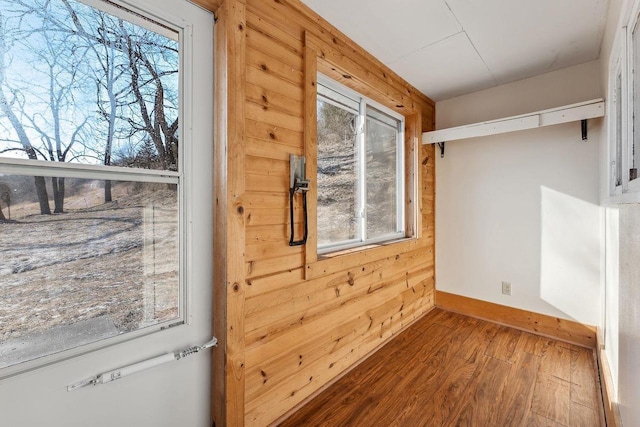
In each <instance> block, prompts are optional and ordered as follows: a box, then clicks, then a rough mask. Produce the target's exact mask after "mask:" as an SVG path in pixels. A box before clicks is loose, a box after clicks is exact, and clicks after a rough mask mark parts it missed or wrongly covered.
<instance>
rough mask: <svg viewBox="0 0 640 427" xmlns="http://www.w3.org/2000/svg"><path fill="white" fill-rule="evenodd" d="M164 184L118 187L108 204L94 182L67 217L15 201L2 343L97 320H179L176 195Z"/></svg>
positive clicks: (133, 325) (4, 235)
mask: <svg viewBox="0 0 640 427" xmlns="http://www.w3.org/2000/svg"><path fill="white" fill-rule="evenodd" d="M152 185H155V186H156V188H153V191H149V190H150V187H149V186H152ZM137 186H138V187H140V184H137ZM159 186H160V185H159V184H145V187H144V189H145V190H146V191H145V190H141V189H140V188H137V189H136V188H135V187H136V184H131V183H127V184H120V185H116V186H115V187H114V195H113V196H114V197H113V199H114V201H113V202H110V203H107V204H104V203H102V197H103V192H104V190H103V189H102V188H101V187H100V186H98V185H96V183H95V182H92V183H90V184H87V185H86V186H85V187H86V188H83V189H82V190H81V191H80V192H79V193H78V194H76V195H74V196H71V197H68V198H67V199H66V200H65V211H66V213H64V214H56V215H39V214H38V212H39V209H38V205H37V203H32V202H30V203H22V204H19V205H16V206H12V207H11V218H12V219H11V220H10V221H9V220H8V221H3V222H0V346H2V345H3V344H7V343H11V342H16V343H17V342H19V341H20V340H23V341H24V340H25V339H27V340H28V339H30V338H29V337H32V338H33V337H43V336H46V335H47V331H58V332H57V333H59V332H60V331H62V330H64V326H65V325H67V326H69V325H74V324H76V325H78V324H82V322H86V321H89V320H91V319H101V321H107V322H109V323H112V325H113V331H115V333H117V334H121V333H124V332H128V331H132V330H135V329H138V328H140V327H144V326H148V325H150V324H154V323H158V322H161V321H164V320H170V319H172V318H175V317H177V315H178V295H179V288H178V265H177V247H178V246H177V210H176V192H175V191H173V190H170V189H167V188H166V185H165V184H162V187H159ZM4 213H5V216H7V210H6V209H5V211H4ZM88 324H89V323H87V325H88ZM61 327H62V328H61ZM43 333H44V334H43ZM83 339H86V337H84V338H83ZM6 347H7V346H6V345H5V349H6Z"/></svg>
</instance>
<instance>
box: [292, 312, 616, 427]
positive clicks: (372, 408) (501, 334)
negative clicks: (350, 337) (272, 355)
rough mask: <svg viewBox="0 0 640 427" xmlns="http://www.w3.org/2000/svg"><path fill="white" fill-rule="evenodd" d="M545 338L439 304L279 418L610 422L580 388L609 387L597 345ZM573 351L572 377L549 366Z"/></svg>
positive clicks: (307, 421)
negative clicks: (602, 381)
mask: <svg viewBox="0 0 640 427" xmlns="http://www.w3.org/2000/svg"><path fill="white" fill-rule="evenodd" d="M509 335H510V336H509ZM535 338H536V337H535V336H534V335H532V334H528V333H524V332H521V331H519V330H516V329H512V328H506V327H504V326H500V325H496V324H493V323H490V322H486V321H483V320H478V319H475V318H471V317H467V316H462V315H459V314H456V313H451V312H446V311H443V310H441V309H434V310H432V311H430V312H429V313H428V314H426V315H425V316H424V317H422V318H421V319H420V320H419V321H417V322H416V323H414V324H413V325H412V326H411V327H409V328H408V329H407V330H405V331H404V332H403V333H401V334H400V335H398V336H397V337H396V338H394V339H393V340H392V341H391V342H390V343H388V344H387V345H385V346H384V347H382V348H381V349H380V350H378V351H377V352H376V353H375V354H373V355H372V356H370V357H369V358H368V359H367V360H366V361H365V362H363V363H362V364H360V365H359V366H358V367H357V368H355V369H354V370H353V371H351V372H350V373H349V374H347V375H346V376H344V377H342V378H341V379H340V380H338V381H337V382H335V383H334V384H333V385H332V386H330V387H329V388H327V389H326V390H324V391H323V392H322V393H320V394H318V395H317V396H316V397H315V398H314V399H313V400H310V401H309V402H308V403H307V404H306V405H305V406H303V407H301V408H299V410H298V411H296V412H295V413H292V414H291V415H290V417H289V418H287V419H284V420H281V423H280V424H279V425H281V426H283V427H289V426H301V425H304V426H398V427H400V426H454V425H455V426H458V425H468V426H514V427H516V426H518V427H520V426H536V427H539V426H589V427H598V426H604V425H605V424H604V419H603V418H602V413H603V408H602V403H601V401H599V400H598V399H597V398H594V396H593V394H592V393H591V392H588V391H586V392H584V394H583V395H580V396H578V395H577V394H579V393H582V392H583V390H584V388H582V387H577V388H573V387H572V386H574V385H578V384H582V385H583V386H584V387H586V386H593V387H594V388H596V389H597V388H598V387H599V382H598V377H597V371H596V367H595V365H594V363H593V359H592V358H593V357H594V355H593V350H590V349H586V348H582V347H575V346H574V347H570V348H567V347H566V343H564V342H560V341H556V340H551V339H548V338H541V341H539V342H538V341H537V340H535ZM510 343H515V344H510ZM540 343H543V344H544V345H540ZM558 349H562V350H558ZM563 350H567V351H569V352H570V374H569V380H564V379H561V378H558V377H556V376H554V375H552V374H550V373H549V372H550V371H549V370H543V358H544V359H545V361H546V362H545V364H546V365H547V366H548V367H552V368H553V367H557V366H564V364H565V362H566V357H565V354H564V353H563ZM488 354H492V355H495V356H500V358H496V357H492V356H489V355H488ZM505 355H507V356H508V357H504V356H505ZM589 356H590V357H591V358H590V357H589ZM507 358H508V359H509V361H507V360H503V359H507ZM554 369H555V368H554ZM551 372H554V373H564V368H563V369H560V370H553V369H552V370H551ZM574 393H576V396H574V395H573V394H574ZM578 402H581V403H578Z"/></svg>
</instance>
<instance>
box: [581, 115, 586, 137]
mask: <svg viewBox="0 0 640 427" xmlns="http://www.w3.org/2000/svg"><path fill="white" fill-rule="evenodd" d="M580 127H581V128H582V140H583V141H586V140H587V119H582V120H581V121H580Z"/></svg>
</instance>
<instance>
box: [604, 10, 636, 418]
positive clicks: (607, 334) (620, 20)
mask: <svg viewBox="0 0 640 427" xmlns="http://www.w3.org/2000/svg"><path fill="white" fill-rule="evenodd" d="M633 3H634V2H633V1H628V0H610V4H609V17H608V23H607V29H606V32H605V38H604V41H603V44H602V49H601V70H602V79H601V84H602V87H603V88H604V90H605V91H606V88H607V85H608V82H609V62H610V56H611V53H612V45H613V41H614V36H615V33H616V31H617V29H618V28H620V27H621V26H623V25H624V23H625V22H626V21H627V17H628V16H629V14H630V10H631V8H632V6H633ZM605 93H606V92H605ZM602 135H603V138H602V139H601V147H600V152H601V160H600V188H601V200H602V203H603V205H604V206H605V209H606V217H605V223H604V229H605V239H604V241H605V246H604V251H603V252H604V256H603V260H604V270H605V274H604V282H605V295H604V298H603V302H602V306H603V312H604V316H603V321H602V323H601V327H602V331H603V332H602V334H603V335H604V343H605V354H606V359H607V362H608V364H609V366H610V368H611V372H612V376H613V378H612V380H613V383H614V390H613V394H614V396H613V397H614V399H615V400H617V401H618V404H619V408H620V415H621V418H622V423H623V425H624V426H635V425H637V424H638V420H640V406H638V402H640V363H638V355H639V354H640V264H639V263H638V259H640V204H637V203H634V204H615V203H611V202H610V201H609V200H608V181H607V179H608V176H609V173H608V169H609V168H608V165H609V157H608V153H609V149H608V145H607V139H606V135H607V129H606V126H603V130H602Z"/></svg>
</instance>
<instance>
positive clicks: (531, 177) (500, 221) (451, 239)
mask: <svg viewBox="0 0 640 427" xmlns="http://www.w3.org/2000/svg"><path fill="white" fill-rule="evenodd" d="M599 97H602V91H601V86H600V68H599V62H597V61H593V62H589V63H586V64H582V65H578V66H575V67H571V68H568V69H564V70H560V71H556V72H552V73H548V74H544V75H541V76H538V77H534V78H530V79H526V80H521V81H518V82H514V83H510V84H507V85H502V86H499V87H496V88H492V89H487V90H484V91H480V92H476V93H472V94H469V95H465V96H461V97H458V98H453V99H450V100H446V101H442V102H438V103H437V104H436V112H437V114H436V116H437V120H436V128H437V129H442V128H446V127H451V126H459V125H463V124H469V123H475V122H479V121H483V120H490V119H497V118H501V117H507V116H513V115H517V114H524V113H529V112H532V111H536V110H542V109H547V108H552V107H558V106H562V105H567V104H572V103H576V102H580V101H585V100H589V99H593V98H599ZM601 125H602V119H595V120H591V121H590V122H589V141H587V142H583V141H582V140H581V133H580V123H579V122H575V123H568V124H562V125H556V126H551V127H546V128H539V129H534V130H528V131H521V132H514V133H509V134H503V135H496V136H490V137H483V138H475V139H469V140H462V141H452V142H448V143H447V144H446V151H445V153H446V154H445V157H444V158H440V156H436V157H437V160H436V161H437V164H436V230H437V233H436V265H437V269H436V272H437V273H436V286H437V288H438V290H441V291H445V292H451V293H455V294H459V295H464V296H467V297H471V298H476V299H480V300H484V301H490V302H494V303H498V304H502V305H507V306H511V307H516V308H520V309H525V310H531V311H534V312H538V313H543V314H547V315H551V316H557V317H562V318H566V319H573V320H577V321H579V322H582V323H586V324H590V325H597V324H598V323H599V322H600V309H601V307H600V295H601V279H600V273H601V258H600V248H601V246H600V243H601V232H600V224H601V211H600V208H599V177H598V168H599V163H598V161H599V154H598V153H599V128H600V127H601ZM502 281H508V282H511V284H512V296H504V295H502V293H501V282H502Z"/></svg>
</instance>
